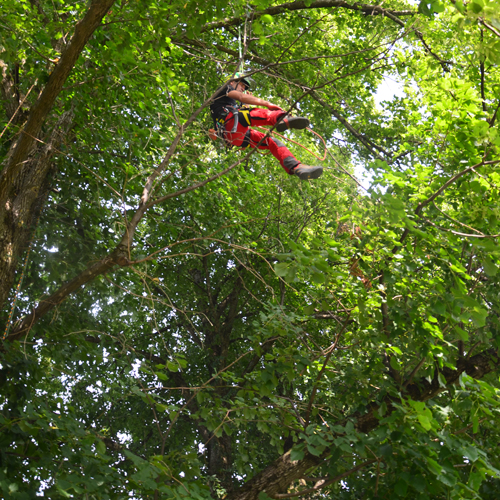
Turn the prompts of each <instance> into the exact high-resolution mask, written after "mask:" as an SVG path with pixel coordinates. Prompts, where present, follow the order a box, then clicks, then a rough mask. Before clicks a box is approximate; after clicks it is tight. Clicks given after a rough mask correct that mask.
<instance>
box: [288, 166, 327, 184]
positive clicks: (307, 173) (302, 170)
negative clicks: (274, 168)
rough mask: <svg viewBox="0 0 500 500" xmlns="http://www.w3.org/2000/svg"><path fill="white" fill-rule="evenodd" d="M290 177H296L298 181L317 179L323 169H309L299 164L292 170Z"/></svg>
mask: <svg viewBox="0 0 500 500" xmlns="http://www.w3.org/2000/svg"><path fill="white" fill-rule="evenodd" d="M291 172H292V175H296V176H297V177H298V178H299V179H302V180H307V179H317V178H318V177H320V176H321V174H322V173H323V167H310V166H309V165H303V164H302V163H299V164H298V165H297V166H296V167H294V168H293V169H292V170H291Z"/></svg>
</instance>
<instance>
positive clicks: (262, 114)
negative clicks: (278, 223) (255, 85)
mask: <svg viewBox="0 0 500 500" xmlns="http://www.w3.org/2000/svg"><path fill="white" fill-rule="evenodd" d="M251 83H252V79H251V78H249V77H245V76H244V75H241V74H240V73H236V74H235V75H234V76H233V77H232V78H231V80H230V81H229V82H228V83H227V84H226V85H225V86H224V87H223V88H222V90H221V91H220V92H219V93H218V94H217V95H216V96H215V97H214V99H213V102H212V104H211V105H210V112H211V113H212V118H213V120H214V124H215V129H216V130H217V136H218V137H220V138H222V139H224V141H225V142H226V144H228V145H229V146H230V147H232V146H237V147H240V148H246V147H248V146H250V147H251V148H255V147H258V148H259V149H267V150H269V151H270V152H271V154H272V155H273V156H274V157H275V158H276V159H277V160H278V161H279V162H280V164H281V166H282V167H283V168H284V169H285V171H286V172H287V173H288V174H289V175H296V176H297V177H299V179H317V178H318V177H320V176H321V174H322V173H323V168H322V167H315V166H309V165H304V164H303V163H300V161H299V160H297V158H295V156H293V154H292V153H291V152H290V151H289V150H288V148H287V147H286V146H285V145H284V144H283V143H282V142H281V141H280V140H278V139H276V138H274V137H270V136H266V135H265V134H263V133H262V132H258V131H257V130H254V129H252V128H250V127H252V126H260V125H270V126H275V125H276V130H277V131H278V132H284V131H285V130H288V129H304V128H306V127H308V126H309V120H308V119H307V118H303V117H300V116H296V117H292V116H288V114H287V113H286V112H285V110H284V109H282V108H281V107H280V106H276V105H274V104H272V103H270V102H268V101H264V100H263V99H259V98H258V97H255V96H253V95H250V94H246V91H247V90H248V89H249V88H250V87H251ZM236 101H239V102H240V103H242V104H249V105H251V106H261V107H258V108H247V107H246V106H239V105H238V104H237V102H236ZM263 108H267V109H263Z"/></svg>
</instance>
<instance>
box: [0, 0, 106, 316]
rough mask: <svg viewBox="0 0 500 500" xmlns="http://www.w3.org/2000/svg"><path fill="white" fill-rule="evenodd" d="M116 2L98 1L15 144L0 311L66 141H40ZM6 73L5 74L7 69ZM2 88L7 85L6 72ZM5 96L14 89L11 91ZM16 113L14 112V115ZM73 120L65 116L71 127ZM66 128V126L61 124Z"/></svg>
mask: <svg viewBox="0 0 500 500" xmlns="http://www.w3.org/2000/svg"><path fill="white" fill-rule="evenodd" d="M113 3H114V0H104V1H101V0H94V1H93V2H92V3H91V4H90V7H89V10H88V11H87V13H86V15H85V17H84V18H83V19H82V20H81V21H80V22H79V23H78V24H77V25H76V27H75V33H74V35H73V37H72V38H71V41H70V43H69V44H68V46H67V47H66V49H65V50H64V52H63V53H62V54H61V58H60V60H59V62H58V64H57V65H56V67H55V68H54V71H53V72H52V74H51V75H50V78H49V81H48V82H47V85H46V86H45V88H44V90H43V92H42V94H41V95H40V97H39V99H38V100H37V102H36V103H35V104H34V105H33V107H32V109H31V110H30V112H29V116H28V121H27V123H26V125H25V126H24V128H23V130H22V131H21V132H20V134H19V135H18V136H17V139H16V140H15V141H14V142H13V144H12V146H11V148H10V150H9V153H8V154H7V157H6V160H5V163H4V167H3V169H2V172H1V174H0V309H3V308H4V305H5V301H6V299H7V297H8V295H9V292H10V290H11V289H12V287H13V284H14V276H15V271H16V268H17V266H18V263H19V261H20V260H21V258H22V254H23V252H24V250H25V247H26V245H27V242H28V240H29V237H30V234H31V229H30V228H31V224H32V222H33V220H34V219H35V218H36V215H35V213H36V207H37V206H38V207H39V206H40V205H41V203H42V199H41V197H43V186H44V185H47V175H48V173H49V170H50V159H51V157H52V154H53V148H54V147H57V146H58V144H59V141H60V139H61V136H60V133H59V132H58V131H57V130H59V131H60V130H61V128H59V129H56V132H55V133H54V134H55V135H54V134H53V135H52V137H51V138H50V139H49V140H48V141H47V142H48V143H49V144H48V145H47V146H46V147H43V148H42V149H41V152H40V150H39V149H38V146H37V142H36V141H37V138H38V136H39V134H40V131H41V130H42V126H43V124H44V123H45V121H46V119H47V117H48V115H49V112H50V111H51V109H52V107H53V105H54V103H55V100H56V98H57V96H58V95H59V93H60V92H61V89H62V86H63V84H64V83H65V82H66V80H67V78H68V76H69V74H70V72H71V70H72V69H73V67H74V65H75V63H76V60H77V59H78V57H79V55H80V53H81V52H82V50H83V48H84V47H85V44H86V43H87V41H88V40H89V38H90V37H91V36H92V33H93V32H94V31H95V29H96V28H97V27H98V26H99V24H100V22H101V21H102V18H103V17H104V16H105V15H106V13H107V12H108V11H109V9H110V7H111V6H112V5H113ZM3 69H5V68H3ZM2 72H3V73H4V75H3V76H4V78H3V79H2V83H4V81H5V77H6V76H7V75H6V74H5V71H2ZM3 87H4V92H3V93H5V92H9V91H10V90H12V89H10V90H9V89H8V88H5V85H3ZM11 111H12V110H11ZM68 118H69V117H68V115H65V116H64V119H63V121H65V123H64V126H65V127H67V125H68V123H67V120H68ZM61 125H63V124H61Z"/></svg>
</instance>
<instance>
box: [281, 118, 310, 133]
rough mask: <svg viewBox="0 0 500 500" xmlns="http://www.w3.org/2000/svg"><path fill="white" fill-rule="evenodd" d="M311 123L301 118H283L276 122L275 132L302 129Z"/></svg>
mask: <svg viewBox="0 0 500 500" xmlns="http://www.w3.org/2000/svg"><path fill="white" fill-rule="evenodd" d="M310 124H311V122H310V121H309V120H308V119H307V118H304V117H302V116H290V117H288V116H286V115H285V116H284V117H283V118H281V120H280V121H279V122H278V125H276V130H277V131H278V132H284V131H285V130H288V129H290V128H294V129H303V128H306V127H309V125H310Z"/></svg>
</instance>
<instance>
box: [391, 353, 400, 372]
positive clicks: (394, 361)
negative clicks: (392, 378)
mask: <svg viewBox="0 0 500 500" xmlns="http://www.w3.org/2000/svg"><path fill="white" fill-rule="evenodd" d="M389 362H390V364H391V366H392V368H393V369H394V370H399V369H400V366H399V363H398V361H397V359H396V358H395V357H394V356H391V357H390V360H389Z"/></svg>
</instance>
